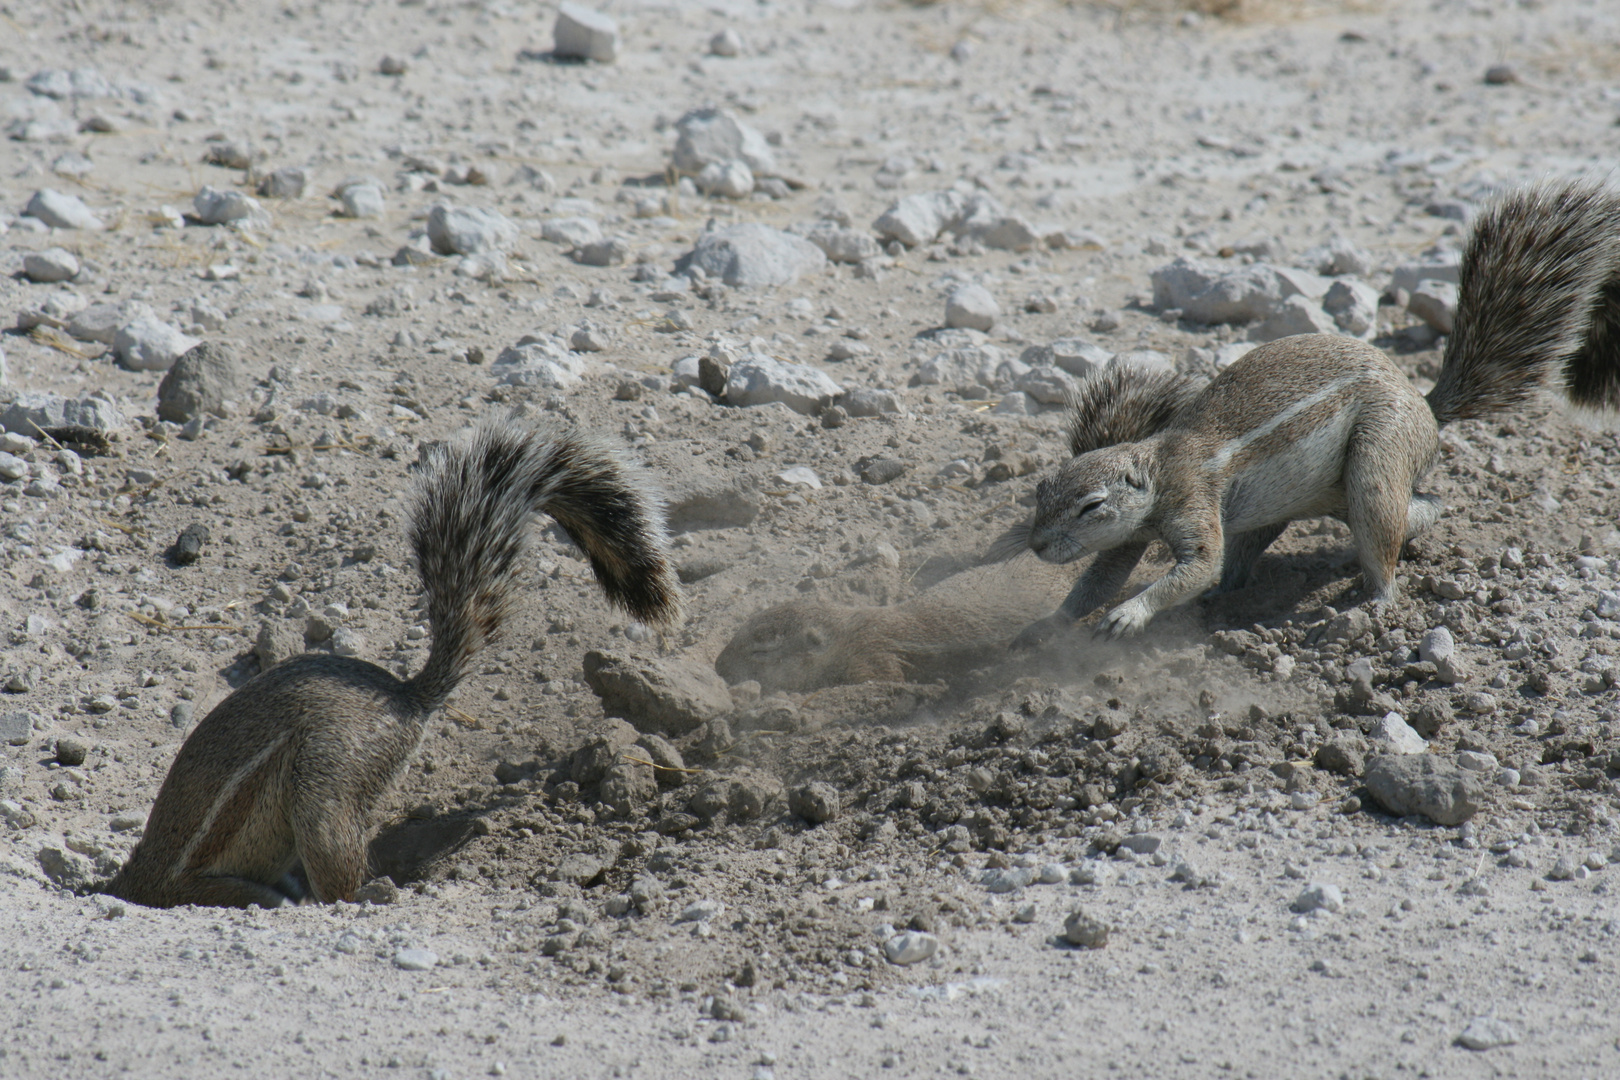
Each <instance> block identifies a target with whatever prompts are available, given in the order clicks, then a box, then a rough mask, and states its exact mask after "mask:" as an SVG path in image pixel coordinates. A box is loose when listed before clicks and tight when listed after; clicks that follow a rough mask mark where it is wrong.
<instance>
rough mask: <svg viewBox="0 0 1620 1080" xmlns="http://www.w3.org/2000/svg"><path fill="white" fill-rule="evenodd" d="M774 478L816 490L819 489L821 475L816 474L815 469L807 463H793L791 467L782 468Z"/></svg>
mask: <svg viewBox="0 0 1620 1080" xmlns="http://www.w3.org/2000/svg"><path fill="white" fill-rule="evenodd" d="M776 478H777V479H778V480H780V481H782V482H783V483H784V484H798V485H800V486H803V487H807V488H811V489H814V490H816V491H820V490H821V477H819V476H817V475H816V470H814V469H812V468H810V466H808V465H795V466H793V468H791V469H783V470H782V471H781V472H779V473H777V474H776Z"/></svg>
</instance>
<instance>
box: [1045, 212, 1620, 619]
mask: <svg viewBox="0 0 1620 1080" xmlns="http://www.w3.org/2000/svg"><path fill="white" fill-rule="evenodd" d="M1543 386H1556V387H1557V388H1558V389H1560V390H1562V392H1563V393H1564V394H1565V395H1566V396H1567V397H1568V398H1569V400H1570V401H1572V402H1573V403H1575V404H1576V405H1579V406H1587V407H1593V408H1604V409H1614V408H1616V407H1617V406H1620V197H1617V196H1616V195H1615V194H1614V193H1612V192H1609V191H1607V190H1605V189H1604V188H1602V187H1601V186H1597V185H1591V184H1583V183H1563V184H1543V185H1537V186H1532V187H1529V188H1524V189H1521V190H1518V191H1515V192H1512V193H1510V194H1508V195H1506V196H1504V197H1503V198H1501V199H1499V200H1498V201H1497V202H1495V203H1494V204H1492V205H1491V206H1489V207H1488V208H1487V209H1485V210H1484V211H1483V212H1482V213H1481V214H1480V216H1479V218H1478V219H1477V221H1476V224H1475V225H1474V227H1473V230H1472V233H1471V235H1470V237H1469V240H1468V243H1467V246H1466V247H1465V249H1464V252H1463V256H1462V261H1461V264H1460V266H1459V270H1458V303H1457V313H1456V322H1455V328H1454V329H1453V332H1452V334H1451V335H1450V337H1449V338H1448V340H1447V342H1446V350H1445V359H1444V364H1443V366H1442V368H1441V371H1440V375H1439V378H1438V380H1437V381H1436V384H1435V387H1434V389H1433V390H1431V391H1430V392H1429V395H1428V397H1427V398H1426V399H1425V398H1424V397H1423V396H1421V395H1420V394H1418V392H1417V391H1416V390H1415V389H1413V388H1412V386H1411V385H1410V384H1409V383H1408V381H1407V379H1406V376H1405V375H1403V374H1402V373H1401V372H1400V371H1399V370H1398V369H1397V368H1396V367H1395V365H1394V364H1392V363H1390V361H1389V359H1388V357H1386V356H1385V355H1384V354H1383V353H1382V352H1380V351H1379V350H1378V349H1376V348H1374V347H1373V346H1371V345H1367V344H1364V343H1362V342H1360V341H1356V340H1353V339H1350V338H1343V337H1335V336H1332V335H1325V334H1305V335H1300V336H1298V337H1290V338H1284V339H1282V340H1280V341H1275V342H1272V343H1271V344H1269V345H1263V346H1261V347H1259V348H1257V349H1255V350H1253V351H1252V352H1250V353H1248V354H1247V355H1246V356H1244V357H1243V358H1242V359H1240V360H1238V361H1237V362H1236V363H1234V364H1233V365H1232V366H1231V367H1229V368H1227V369H1226V370H1225V371H1224V372H1222V373H1221V374H1220V375H1219V376H1218V377H1217V378H1216V379H1215V380H1214V381H1213V382H1212V383H1210V384H1209V386H1208V387H1207V388H1206V389H1204V390H1203V391H1202V392H1201V393H1199V394H1198V395H1197V396H1196V397H1194V398H1192V399H1191V400H1190V401H1187V402H1185V403H1184V404H1182V405H1180V406H1178V407H1170V406H1161V407H1160V408H1159V409H1158V410H1157V411H1156V413H1155V417H1154V418H1144V426H1148V427H1151V424H1152V423H1153V422H1160V423H1161V424H1162V426H1161V427H1160V428H1159V430H1157V431H1156V432H1155V433H1153V434H1150V435H1148V436H1147V437H1145V438H1138V439H1136V440H1135V441H1126V442H1121V443H1119V444H1118V445H1113V446H1105V447H1104V448H1102V449H1093V450H1090V451H1089V452H1081V451H1080V450H1078V449H1077V451H1076V456H1075V457H1074V458H1073V459H1072V460H1070V461H1069V462H1067V463H1066V464H1065V465H1063V466H1062V467H1061V468H1060V469H1059V470H1058V472H1057V474H1056V475H1055V476H1053V477H1050V478H1048V479H1045V480H1042V481H1041V482H1040V484H1039V485H1038V486H1037V488H1036V495H1035V497H1036V507H1035V515H1034V519H1033V521H1032V522H1031V523H1030V525H1029V526H1028V527H1027V531H1026V532H1025V533H1024V535H1023V537H1022V538H1023V540H1024V541H1025V542H1026V543H1027V545H1028V547H1029V548H1030V549H1032V550H1034V551H1035V552H1036V553H1037V554H1038V555H1040V557H1041V558H1042V559H1045V560H1046V561H1048V562H1053V563H1065V562H1069V561H1071V560H1074V559H1078V558H1080V557H1081V556H1082V555H1088V554H1093V553H1095V554H1096V556H1097V558H1096V559H1095V560H1094V561H1093V562H1092V564H1091V565H1090V566H1089V567H1087V568H1086V571H1085V573H1083V574H1082V575H1081V576H1080V578H1079V580H1078V581H1077V582H1076V584H1075V588H1074V590H1073V592H1071V593H1070V594H1069V596H1068V598H1067V599H1066V600H1065V601H1064V602H1063V604H1062V605H1060V607H1059V608H1058V610H1057V612H1056V613H1055V614H1053V615H1051V616H1049V617H1047V618H1045V619H1042V620H1040V621H1038V622H1036V623H1034V624H1033V625H1031V626H1030V627H1029V628H1028V629H1027V630H1026V631H1025V632H1024V633H1023V634H1020V635H1019V638H1018V641H1017V642H1015V644H1016V645H1019V646H1029V645H1034V644H1037V643H1039V642H1040V641H1043V640H1045V639H1046V638H1048V637H1050V636H1052V635H1053V634H1054V633H1057V632H1060V631H1061V630H1063V629H1065V628H1067V627H1068V626H1071V625H1072V624H1073V623H1074V622H1075V621H1076V620H1078V619H1080V618H1082V617H1083V616H1085V615H1087V614H1088V613H1090V612H1091V611H1093V610H1095V609H1096V608H1098V607H1101V606H1102V605H1103V604H1105V603H1107V602H1108V601H1109V600H1111V599H1112V598H1113V596H1114V595H1115V594H1116V593H1117V592H1118V591H1119V589H1120V588H1121V587H1123V585H1124V584H1125V581H1126V579H1127V578H1129V576H1130V574H1131V571H1132V570H1133V569H1134V568H1135V566H1136V564H1137V562H1138V561H1139V560H1140V559H1141V557H1142V554H1143V552H1144V551H1146V549H1147V545H1148V543H1149V542H1150V541H1152V540H1154V539H1160V540H1163V541H1164V542H1165V544H1166V545H1167V546H1168V547H1169V548H1170V551H1171V554H1172V555H1173V556H1174V558H1175V566H1174V567H1173V568H1172V569H1171V570H1170V571H1169V573H1167V574H1165V575H1164V576H1163V577H1161V578H1159V579H1158V580H1157V581H1155V582H1154V583H1153V584H1152V585H1150V586H1148V588H1146V589H1145V590H1143V591H1142V592H1141V593H1139V594H1138V595H1136V596H1135V597H1134V598H1132V599H1131V600H1129V601H1127V602H1126V603H1124V604H1121V605H1119V606H1118V607H1116V608H1114V609H1113V610H1112V611H1109V612H1108V613H1107V614H1106V615H1105V616H1103V618H1102V619H1101V621H1100V622H1099V623H1098V626H1097V630H1098V632H1099V633H1103V634H1109V635H1112V636H1116V637H1117V636H1122V635H1127V634H1134V633H1137V632H1138V631H1140V630H1141V629H1142V628H1143V627H1145V626H1146V625H1147V624H1148V622H1149V621H1150V620H1151V619H1152V618H1153V616H1154V615H1155V614H1156V613H1158V612H1160V611H1163V610H1164V609H1165V608H1167V607H1171V606H1174V605H1176V604H1180V603H1182V602H1184V601H1186V600H1189V599H1191V598H1192V597H1194V596H1196V595H1198V594H1199V593H1201V592H1203V591H1204V590H1206V589H1208V588H1209V587H1210V586H1212V585H1216V584H1217V583H1218V582H1219V583H1220V584H1221V585H1223V586H1224V587H1227V588H1231V587H1236V586H1238V585H1240V584H1242V583H1243V582H1244V580H1245V579H1246V578H1247V576H1248V573H1249V570H1250V568H1251V567H1252V565H1253V563H1254V561H1255V560H1256V559H1257V558H1258V557H1259V556H1260V554H1261V552H1263V551H1264V550H1265V549H1266V547H1267V546H1268V545H1269V544H1270V543H1271V542H1272V541H1273V540H1275V539H1276V538H1277V537H1278V536H1280V535H1281V534H1282V531H1283V530H1284V529H1285V528H1286V527H1287V525H1288V522H1289V521H1291V520H1293V519H1295V518H1306V517H1318V516H1323V515H1332V516H1335V517H1339V518H1342V519H1343V520H1344V521H1346V522H1347V523H1348V524H1349V526H1350V531H1351V533H1352V535H1353V537H1354V540H1355V545H1356V551H1357V555H1358V557H1359V560H1360V562H1361V568H1362V574H1363V577H1364V580H1365V584H1366V587H1367V589H1368V591H1369V592H1370V593H1372V596H1373V598H1374V599H1375V600H1377V601H1384V600H1388V599H1390V598H1392V597H1393V596H1394V593H1395V566H1396V560H1397V559H1398V557H1399V555H1400V550H1401V545H1402V543H1403V542H1404V541H1405V540H1407V539H1408V538H1410V537H1412V536H1414V535H1416V534H1417V533H1419V532H1421V531H1422V530H1424V529H1425V528H1427V527H1429V526H1430V525H1432V524H1433V523H1434V522H1435V520H1436V519H1437V518H1438V517H1439V516H1440V513H1441V510H1442V507H1441V504H1440V502H1439V500H1438V499H1436V498H1435V497H1433V496H1431V495H1425V494H1421V493H1419V492H1418V491H1417V490H1416V487H1415V485H1416V484H1417V483H1418V481H1419V480H1421V479H1422V477H1423V476H1424V475H1425V474H1426V473H1427V472H1428V470H1429V468H1430V467H1431V466H1432V465H1433V463H1434V460H1435V458H1436V456H1437V455H1438V453H1439V445H1440V442H1439V429H1440V427H1441V426H1442V425H1444V424H1448V423H1450V422H1452V421H1454V420H1462V419H1467V418H1470V417H1479V416H1487V415H1490V414H1492V413H1496V412H1500V411H1502V410H1505V409H1508V408H1510V407H1512V406H1514V405H1517V404H1520V403H1521V402H1523V401H1525V400H1526V399H1528V398H1529V397H1530V396H1532V395H1533V394H1534V393H1536V392H1537V391H1538V390H1539V389H1540V388H1541V387H1543ZM1167 410H1168V413H1169V415H1168V417H1167V418H1166V412H1167ZM1155 418H1156V419H1155Z"/></svg>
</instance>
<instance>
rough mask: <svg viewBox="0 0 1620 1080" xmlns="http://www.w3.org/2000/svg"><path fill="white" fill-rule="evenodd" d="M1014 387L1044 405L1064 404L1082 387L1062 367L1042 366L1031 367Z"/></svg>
mask: <svg viewBox="0 0 1620 1080" xmlns="http://www.w3.org/2000/svg"><path fill="white" fill-rule="evenodd" d="M1013 387H1014V389H1017V390H1022V391H1023V392H1024V393H1026V394H1028V395H1029V396H1030V397H1032V398H1034V399H1035V400H1036V401H1038V402H1040V403H1041V404H1042V405H1064V404H1067V403H1068V400H1069V397H1070V396H1071V395H1072V394H1074V392H1075V391H1077V390H1079V389H1080V382H1079V380H1078V379H1076V378H1075V377H1074V376H1073V375H1070V374H1069V373H1068V372H1066V371H1064V370H1063V369H1062V368H1058V367H1046V366H1042V367H1036V368H1031V369H1030V370H1029V371H1028V372H1027V373H1025V374H1024V375H1023V376H1022V377H1021V378H1019V379H1018V381H1017V382H1015V383H1013Z"/></svg>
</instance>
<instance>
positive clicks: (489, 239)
mask: <svg viewBox="0 0 1620 1080" xmlns="http://www.w3.org/2000/svg"><path fill="white" fill-rule="evenodd" d="M565 6H566V5H565ZM427 232H428V241H429V243H431V244H432V245H433V250H434V251H436V252H438V253H439V254H440V255H484V254H487V253H489V252H500V251H505V250H506V249H507V248H510V247H511V246H512V244H513V243H515V242H516V241H517V237H518V231H517V226H516V225H513V224H512V223H511V222H510V221H508V220H507V218H506V216H505V215H504V214H501V213H499V212H497V211H494V210H481V209H479V208H477V207H472V206H446V205H445V204H444V203H435V204H434V206H433V208H432V209H431V210H429V211H428V220H427Z"/></svg>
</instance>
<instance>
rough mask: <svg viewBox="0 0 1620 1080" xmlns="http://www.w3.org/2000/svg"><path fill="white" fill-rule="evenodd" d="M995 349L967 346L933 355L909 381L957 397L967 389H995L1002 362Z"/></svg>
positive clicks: (998, 351) (999, 353) (999, 354)
mask: <svg viewBox="0 0 1620 1080" xmlns="http://www.w3.org/2000/svg"><path fill="white" fill-rule="evenodd" d="M1004 360H1005V358H1004V356H1003V354H1002V351H1001V350H1000V349H998V348H996V347H995V346H994V345H969V346H967V347H965V348H961V349H946V350H945V351H944V352H939V353H935V354H934V355H933V356H932V357H930V358H929V359H927V360H926V361H924V362H923V363H922V365H921V366H920V367H918V368H917V373H916V375H914V376H913V377H912V381H913V382H914V383H916V384H917V385H918V386H943V387H945V389H947V390H955V391H957V392H958V393H960V392H961V391H962V390H963V389H965V388H967V387H970V386H994V385H995V384H996V369H997V368H999V367H1000V366H1001V365H1002V363H1003V362H1004Z"/></svg>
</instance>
